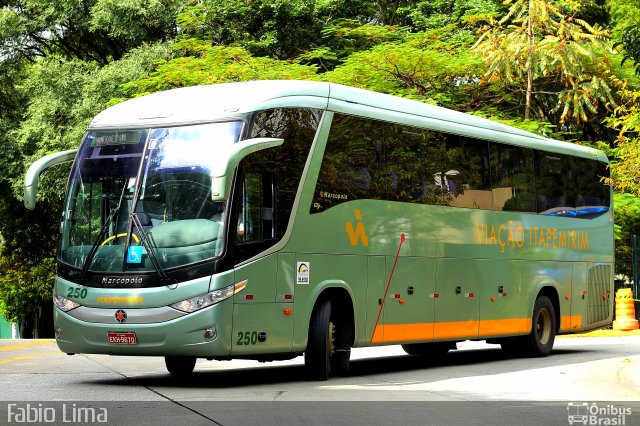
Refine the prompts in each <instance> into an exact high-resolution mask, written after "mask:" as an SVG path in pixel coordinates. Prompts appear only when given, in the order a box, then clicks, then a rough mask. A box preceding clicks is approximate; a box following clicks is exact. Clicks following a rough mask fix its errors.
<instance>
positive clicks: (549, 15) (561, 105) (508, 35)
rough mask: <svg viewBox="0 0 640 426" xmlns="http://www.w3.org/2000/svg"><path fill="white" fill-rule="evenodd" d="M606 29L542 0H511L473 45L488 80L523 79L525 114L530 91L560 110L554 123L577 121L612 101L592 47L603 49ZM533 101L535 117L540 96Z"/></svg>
mask: <svg viewBox="0 0 640 426" xmlns="http://www.w3.org/2000/svg"><path fill="white" fill-rule="evenodd" d="M509 1H511V0H509ZM607 35H608V33H607V32H606V31H605V30H603V29H602V28H600V27H599V26H598V25H593V26H592V25H590V24H589V23H587V22H586V21H584V20H581V19H576V18H574V17H573V16H568V15H566V14H564V13H563V10H562V9H561V8H559V7H556V6H553V5H552V4H551V3H548V2H547V1H545V0H515V1H514V2H513V4H512V5H511V7H510V8H509V12H508V13H507V14H506V15H505V16H504V17H503V18H502V19H501V20H500V21H498V22H497V23H495V24H494V25H491V26H490V27H488V28H487V29H486V31H485V32H484V33H483V34H482V36H481V37H480V39H479V40H478V42H477V43H476V44H475V45H474V48H475V49H476V50H477V51H478V52H479V53H480V54H481V55H482V56H483V58H484V60H485V61H486V62H487V64H488V65H489V68H488V71H487V72H486V74H485V75H486V76H488V77H489V80H490V81H493V82H498V81H504V82H506V83H513V82H515V81H520V80H521V79H523V80H524V85H525V89H524V93H525V102H524V118H525V120H526V119H529V117H530V116H531V111H532V109H533V108H534V102H535V101H536V97H543V96H545V95H552V96H554V97H555V98H556V102H555V105H554V106H553V108H552V109H554V110H560V111H562V113H561V116H560V123H563V122H565V121H566V120H568V119H570V118H571V119H573V120H574V121H575V122H576V123H580V122H585V121H587V120H588V119H589V117H588V113H591V114H595V113H596V110H597V109H598V107H599V106H601V105H603V106H605V107H608V106H609V105H612V104H614V103H615V102H614V100H613V97H612V95H611V90H610V88H609V83H608V81H607V80H608V78H609V74H608V70H607V69H606V67H603V66H599V64H600V63H601V62H600V61H601V57H600V56H599V55H598V53H599V52H605V51H608V50H609V48H608V46H607V44H606V40H607ZM536 86H541V87H542V88H544V89H545V90H537V87H536ZM537 106H538V110H539V111H540V112H539V114H538V116H539V118H540V119H545V117H546V114H547V111H545V108H543V107H544V102H543V101H541V100H538V102H537Z"/></svg>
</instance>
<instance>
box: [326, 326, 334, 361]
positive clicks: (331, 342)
mask: <svg viewBox="0 0 640 426" xmlns="http://www.w3.org/2000/svg"><path fill="white" fill-rule="evenodd" d="M327 343H328V346H329V347H328V348H327V352H328V353H329V359H331V357H333V355H334V354H335V353H336V325H335V324H334V323H333V321H329V339H328V342H327Z"/></svg>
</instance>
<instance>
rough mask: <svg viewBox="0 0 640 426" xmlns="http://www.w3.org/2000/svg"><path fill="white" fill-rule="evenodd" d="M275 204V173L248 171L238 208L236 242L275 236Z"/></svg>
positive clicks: (248, 241) (266, 238)
mask: <svg viewBox="0 0 640 426" xmlns="http://www.w3.org/2000/svg"><path fill="white" fill-rule="evenodd" d="M273 206H274V178H273V174H271V173H264V174H262V173H255V172H248V173H246V174H245V178H244V181H243V184H242V196H241V201H240V206H239V209H238V221H237V232H236V242H238V243H250V242H262V241H264V240H269V239H272V238H274V236H275V229H274V217H273Z"/></svg>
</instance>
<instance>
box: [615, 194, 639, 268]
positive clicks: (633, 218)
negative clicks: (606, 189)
mask: <svg viewBox="0 0 640 426" xmlns="http://www.w3.org/2000/svg"><path fill="white" fill-rule="evenodd" d="M613 202H614V217H615V220H616V224H615V237H616V259H617V260H618V261H621V262H620V265H622V266H618V267H617V269H618V270H617V271H616V272H617V273H623V274H626V275H631V268H630V264H631V259H632V254H633V247H632V242H631V237H632V236H633V235H640V198H638V197H636V196H635V195H633V194H629V193H615V194H614V197H613ZM621 268H622V269H621Z"/></svg>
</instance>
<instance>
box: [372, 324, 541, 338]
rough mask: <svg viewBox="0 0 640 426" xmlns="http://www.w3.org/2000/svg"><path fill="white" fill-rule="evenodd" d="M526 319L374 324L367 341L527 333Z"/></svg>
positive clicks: (529, 328)
mask: <svg viewBox="0 0 640 426" xmlns="http://www.w3.org/2000/svg"><path fill="white" fill-rule="evenodd" d="M530 330H531V319H530V318H508V319H500V320H483V321H454V322H438V323H417V324H378V325H377V326H376V328H375V330H374V332H373V338H372V339H371V343H391V342H409V341H418V340H423V341H426V340H432V339H460V338H465V339H475V338H478V337H490V336H503V335H509V334H527V333H529V331H530Z"/></svg>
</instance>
